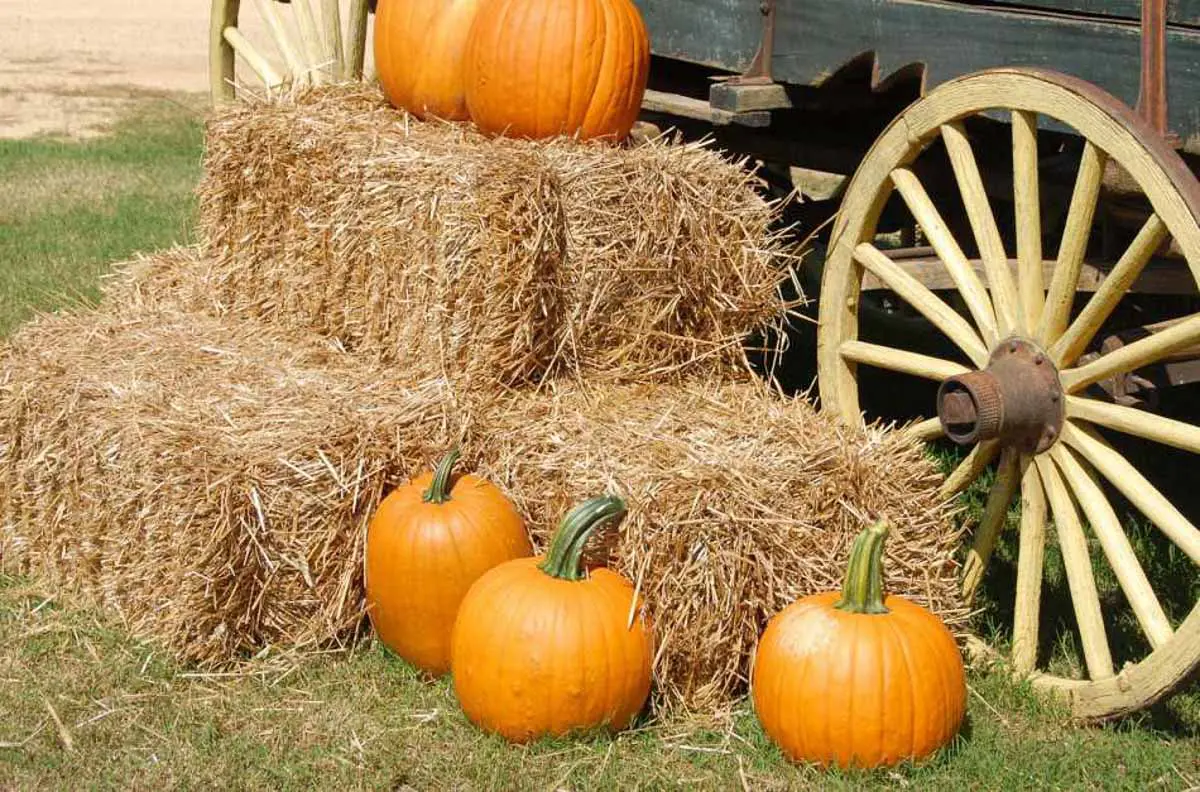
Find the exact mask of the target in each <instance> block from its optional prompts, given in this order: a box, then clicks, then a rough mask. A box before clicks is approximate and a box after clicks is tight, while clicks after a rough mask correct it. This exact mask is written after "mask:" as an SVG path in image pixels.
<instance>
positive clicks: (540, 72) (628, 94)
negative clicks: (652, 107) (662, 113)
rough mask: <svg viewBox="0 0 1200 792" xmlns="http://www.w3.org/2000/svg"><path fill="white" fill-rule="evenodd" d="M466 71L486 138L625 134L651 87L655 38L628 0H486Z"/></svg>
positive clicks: (469, 97) (470, 105) (470, 104)
mask: <svg viewBox="0 0 1200 792" xmlns="http://www.w3.org/2000/svg"><path fill="white" fill-rule="evenodd" d="M513 42H521V44H520V45H519V46H513ZM464 71H465V75H466V101H467V109H468V110H469V112H470V114H471V119H472V120H473V121H474V122H475V124H476V125H478V127H479V128H480V129H481V130H483V131H484V132H485V133H487V134H492V135H507V136H509V137H522V138H549V137H555V136H558V135H567V136H578V137H580V138H583V139H588V138H609V139H612V140H622V139H624V138H625V137H626V136H627V135H628V134H629V130H630V129H631V128H632V127H633V122H634V121H636V120H637V116H638V113H639V112H640V110H641V106H642V97H643V95H644V94H645V92H646V80H647V79H648V77H649V73H650V38H649V35H648V34H647V32H646V26H645V24H644V23H643V21H642V17H641V14H640V13H638V10H637V8H636V7H635V6H634V5H633V3H632V2H631V0H483V2H481V3H480V5H479V10H478V13H477V14H476V16H475V24H474V25H473V27H472V28H471V35H470V40H469V41H468V44H467V54H466V61H465V64H464Z"/></svg>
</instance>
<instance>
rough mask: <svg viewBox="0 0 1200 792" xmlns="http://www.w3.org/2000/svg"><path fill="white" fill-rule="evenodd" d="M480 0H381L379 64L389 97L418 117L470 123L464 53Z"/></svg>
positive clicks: (377, 19)
mask: <svg viewBox="0 0 1200 792" xmlns="http://www.w3.org/2000/svg"><path fill="white" fill-rule="evenodd" d="M478 5H479V0H379V7H378V9H377V10H376V14H375V68H376V71H377V72H378V74H379V82H380V84H381V85H382V86H383V92H384V94H385V95H386V96H387V98H388V101H389V102H391V103H392V104H393V105H395V106H396V107H400V108H403V109H405V110H407V111H409V112H410V113H412V114H413V115H415V116H417V117H418V118H430V117H437V118H443V119H446V120H450V121H466V120H467V117H468V116H467V106H466V101H465V99H464V96H463V88H464V85H463V55H464V53H465V51H466V45H467V35H468V33H469V32H470V30H471V22H472V21H473V20H474V18H475V11H476V7H477V6H478Z"/></svg>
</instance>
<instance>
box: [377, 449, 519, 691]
mask: <svg viewBox="0 0 1200 792" xmlns="http://www.w3.org/2000/svg"><path fill="white" fill-rule="evenodd" d="M458 458H459V450H458V449H454V450H453V451H451V452H450V453H449V454H447V455H446V457H445V458H444V459H443V460H442V461H441V462H440V463H439V464H438V466H437V469H436V470H435V471H433V472H432V473H428V472H427V473H424V474H422V475H421V476H418V477H417V478H416V479H414V480H413V481H411V482H409V483H408V484H406V485H404V486H402V487H399V488H397V489H396V490H394V491H393V492H392V493H391V494H389V495H388V496H387V497H386V498H385V499H384V500H383V502H382V503H381V504H380V506H379V508H378V510H376V512H375V514H374V515H372V517H371V522H370V524H369V525H368V527H367V546H366V558H365V561H364V577H365V584H366V598H367V613H368V617H369V618H370V620H371V625H372V627H374V629H375V632H376V634H377V635H378V637H379V640H380V641H381V642H382V643H383V644H384V645H385V646H386V647H388V648H389V649H391V650H392V651H393V652H395V653H396V654H397V655H399V656H400V657H402V658H404V659H405V660H407V661H408V662H409V663H411V664H412V665H414V666H416V667H417V668H420V669H422V670H424V671H426V672H428V673H430V674H433V675H436V676H440V675H442V674H445V673H446V672H447V671H449V670H450V637H451V633H452V630H453V628H454V618H455V616H456V614H457V613H458V606H459V603H460V602H461V601H462V598H463V596H464V595H465V594H466V593H467V590H468V589H469V588H470V587H471V584H472V583H474V582H475V581H476V580H477V579H478V578H479V576H480V575H482V574H484V573H485V572H487V571H488V570H489V569H491V568H493V567H495V566H496V565H497V564H500V563H503V562H505V561H509V560H512V559H514V558H520V557H522V556H531V555H532V554H533V547H532V546H531V545H530V543H529V537H528V536H527V535H526V532H525V524H524V522H523V521H522V519H521V516H520V515H519V514H518V513H517V510H516V508H515V507H514V506H513V505H512V503H511V502H509V500H508V499H507V498H505V497H504V494H503V493H502V492H500V490H498V489H497V488H496V487H495V486H493V485H492V484H490V483H489V482H487V481H485V480H483V479H481V478H478V477H476V476H472V475H465V476H458V477H454V478H453V480H452V472H453V469H454V465H455V463H456V462H457V461H458Z"/></svg>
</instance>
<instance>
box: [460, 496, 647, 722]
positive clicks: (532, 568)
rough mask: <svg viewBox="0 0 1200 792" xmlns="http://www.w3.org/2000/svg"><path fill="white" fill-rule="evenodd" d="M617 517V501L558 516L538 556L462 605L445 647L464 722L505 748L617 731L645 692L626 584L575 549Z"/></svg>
mask: <svg viewBox="0 0 1200 792" xmlns="http://www.w3.org/2000/svg"><path fill="white" fill-rule="evenodd" d="M624 515H625V505H624V503H623V502H622V501H621V500H620V499H619V498H616V497H601V498H593V499H591V500H588V501H585V502H583V503H581V504H580V505H578V506H576V507H575V508H574V509H572V510H571V511H570V513H568V514H567V516H566V517H565V518H563V520H562V523H561V524H560V526H559V529H558V531H557V533H556V534H555V535H554V538H553V539H552V540H551V542H550V547H549V549H548V551H547V553H546V554H545V555H544V556H539V557H537V558H522V559H519V560H516V561H509V562H508V563H505V564H501V565H500V566H498V567H496V568H495V569H493V570H491V571H490V572H488V573H487V574H485V575H484V576H483V577H481V578H480V579H479V581H478V582H477V583H476V584H475V585H474V586H472V587H471V590H470V591H469V592H467V596H466V597H464V598H463V602H462V607H461V608H460V610H459V614H458V621H457V623H456V624H455V626H454V641H453V648H452V650H451V657H452V661H453V670H452V677H453V679H454V691H455V693H456V695H457V696H458V700H459V703H460V704H461V705H462V708H463V712H465V713H466V715H467V717H468V718H469V719H470V720H471V721H472V722H473V723H475V724H476V725H477V726H479V727H480V728H482V729H485V730H487V731H490V732H495V733H498V734H500V735H502V736H503V737H505V738H506V739H508V740H511V741H513V742H526V741H528V740H532V739H536V738H539V737H546V736H563V735H566V734H569V733H572V732H580V731H588V730H592V729H604V728H607V729H610V730H620V729H624V728H625V727H626V726H628V725H629V723H630V722H631V721H632V720H633V718H634V716H635V715H637V713H638V712H639V711H641V709H642V707H643V706H644V705H645V703H646V698H647V696H648V695H649V693H650V666H651V661H652V658H653V654H654V652H653V635H652V632H651V628H650V625H649V622H648V620H647V618H646V616H645V614H644V613H643V612H642V603H641V601H640V598H639V597H637V596H636V595H635V592H634V588H633V585H632V584H631V583H630V582H629V580H627V579H626V578H625V577H623V576H622V575H620V574H618V573H616V572H613V571H612V570H610V569H606V568H604V567H598V568H594V569H590V570H586V571H585V570H584V568H583V560H582V559H583V549H584V546H585V545H586V544H587V542H588V540H589V539H590V538H591V537H592V536H593V534H595V533H596V532H597V531H599V530H600V529H601V528H603V527H605V526H609V525H615V524H617V523H618V522H619V521H620V520H621V519H623V517H624Z"/></svg>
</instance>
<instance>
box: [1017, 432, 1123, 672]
mask: <svg viewBox="0 0 1200 792" xmlns="http://www.w3.org/2000/svg"><path fill="white" fill-rule="evenodd" d="M1035 462H1036V464H1037V468H1038V474H1039V475H1040V476H1041V478H1042V484H1043V486H1044V487H1045V488H1046V498H1047V500H1048V501H1049V502H1050V508H1051V511H1052V512H1053V513H1054V526H1055V528H1056V529H1057V532H1058V546H1059V550H1060V551H1061V552H1062V559H1063V566H1064V567H1065V568H1066V571H1067V586H1068V588H1069V589H1070V591H1071V605H1072V606H1073V607H1074V609H1075V623H1076V625H1077V626H1078V627H1079V639H1080V641H1081V642H1082V643H1083V659H1084V663H1085V664H1086V665H1087V670H1088V677H1089V678H1091V679H1093V680H1095V679H1107V678H1108V677H1111V676H1112V675H1113V662H1112V654H1111V653H1110V652H1109V649H1108V637H1107V635H1106V631H1105V629H1104V614H1103V613H1101V611H1100V595H1099V594H1098V593H1097V592H1096V579H1095V577H1093V575H1092V562H1091V560H1090V558H1089V556H1088V548H1087V539H1086V538H1085V537H1084V535H1083V524H1082V523H1081V522H1080V519H1079V512H1078V511H1077V510H1076V508H1075V503H1074V501H1073V500H1072V498H1071V492H1070V490H1068V489H1067V485H1066V484H1065V483H1063V480H1062V478H1061V476H1060V475H1059V471H1058V468H1057V466H1056V465H1055V463H1054V461H1053V460H1052V459H1051V457H1049V456H1047V455H1045V454H1042V455H1040V456H1038V457H1036V458H1035Z"/></svg>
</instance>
